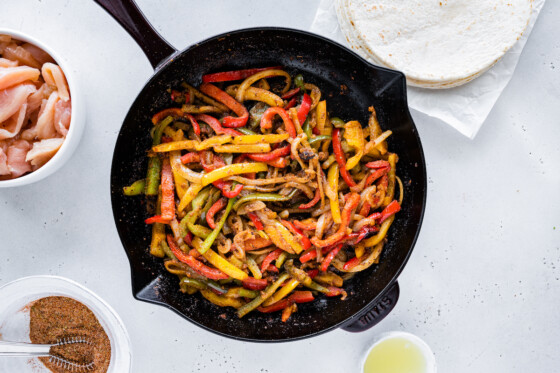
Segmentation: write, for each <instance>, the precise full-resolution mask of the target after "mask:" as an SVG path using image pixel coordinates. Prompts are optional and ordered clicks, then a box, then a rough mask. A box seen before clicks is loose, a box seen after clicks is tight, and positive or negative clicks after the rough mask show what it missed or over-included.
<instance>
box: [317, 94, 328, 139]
mask: <svg viewBox="0 0 560 373" xmlns="http://www.w3.org/2000/svg"><path fill="white" fill-rule="evenodd" d="M315 112H316V114H317V129H318V130H319V135H325V133H324V132H325V123H326V122H327V101H326V100H323V101H319V103H318V104H317V108H316V109H315Z"/></svg>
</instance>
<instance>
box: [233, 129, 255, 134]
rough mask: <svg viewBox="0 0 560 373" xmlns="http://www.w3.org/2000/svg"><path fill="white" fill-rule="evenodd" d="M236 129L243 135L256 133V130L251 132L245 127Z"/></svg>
mask: <svg viewBox="0 0 560 373" xmlns="http://www.w3.org/2000/svg"><path fill="white" fill-rule="evenodd" d="M237 130H238V131H239V132H241V133H242V134H244V135H256V134H257V133H256V132H253V131H251V130H250V129H248V128H245V127H239V128H237Z"/></svg>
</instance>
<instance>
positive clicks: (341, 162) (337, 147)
mask: <svg viewBox="0 0 560 373" xmlns="http://www.w3.org/2000/svg"><path fill="white" fill-rule="evenodd" d="M332 144H333V150H334V157H335V159H336V163H338V168H339V169H340V175H341V176H342V178H343V179H344V181H345V182H346V185H348V186H349V187H353V186H356V182H355V181H354V179H352V176H350V173H349V172H348V170H347V169H346V156H345V155H344V151H343V150H342V144H341V142H340V128H335V129H334V131H333V138H332Z"/></svg>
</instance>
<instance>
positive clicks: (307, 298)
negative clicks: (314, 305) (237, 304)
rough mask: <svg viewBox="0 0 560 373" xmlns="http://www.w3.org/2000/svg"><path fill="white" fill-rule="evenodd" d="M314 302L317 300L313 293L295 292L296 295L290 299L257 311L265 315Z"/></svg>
mask: <svg viewBox="0 0 560 373" xmlns="http://www.w3.org/2000/svg"><path fill="white" fill-rule="evenodd" d="M314 300H315V298H314V297H313V293H311V292H310V291H294V293H293V294H292V295H290V296H289V297H288V298H285V299H282V300H279V301H278V302H276V303H273V304H271V305H270V306H267V307H262V306H261V307H259V308H257V309H258V310H259V311H260V312H263V313H270V312H276V311H281V310H283V309H285V308H286V307H289V306H291V305H292V304H294V303H307V302H313V301H314Z"/></svg>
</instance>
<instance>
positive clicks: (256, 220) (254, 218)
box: [247, 212, 264, 231]
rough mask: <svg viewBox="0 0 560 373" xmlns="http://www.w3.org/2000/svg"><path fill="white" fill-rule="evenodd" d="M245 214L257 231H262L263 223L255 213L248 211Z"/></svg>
mask: <svg viewBox="0 0 560 373" xmlns="http://www.w3.org/2000/svg"><path fill="white" fill-rule="evenodd" d="M247 216H249V219H251V221H252V222H253V224H254V225H255V228H256V229H257V230H258V231H262V230H263V229H264V226H263V223H262V222H261V220H260V219H259V217H258V216H257V214H255V213H254V212H250V213H248V214H247Z"/></svg>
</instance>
